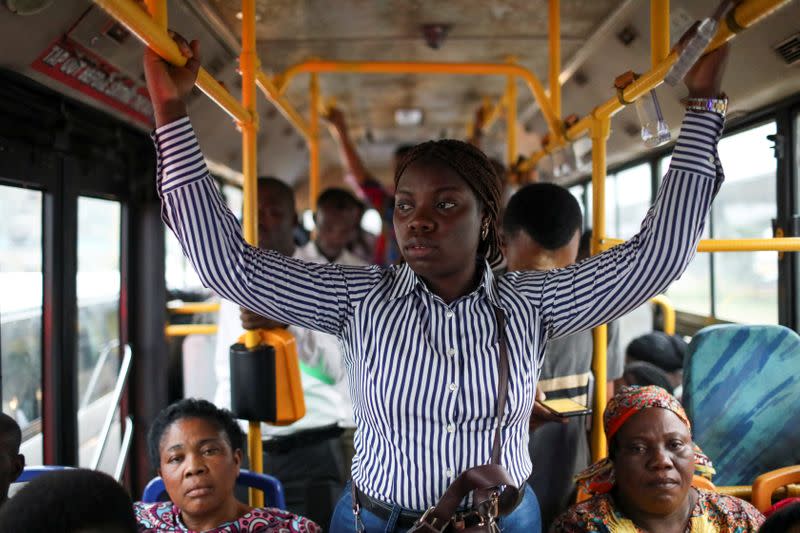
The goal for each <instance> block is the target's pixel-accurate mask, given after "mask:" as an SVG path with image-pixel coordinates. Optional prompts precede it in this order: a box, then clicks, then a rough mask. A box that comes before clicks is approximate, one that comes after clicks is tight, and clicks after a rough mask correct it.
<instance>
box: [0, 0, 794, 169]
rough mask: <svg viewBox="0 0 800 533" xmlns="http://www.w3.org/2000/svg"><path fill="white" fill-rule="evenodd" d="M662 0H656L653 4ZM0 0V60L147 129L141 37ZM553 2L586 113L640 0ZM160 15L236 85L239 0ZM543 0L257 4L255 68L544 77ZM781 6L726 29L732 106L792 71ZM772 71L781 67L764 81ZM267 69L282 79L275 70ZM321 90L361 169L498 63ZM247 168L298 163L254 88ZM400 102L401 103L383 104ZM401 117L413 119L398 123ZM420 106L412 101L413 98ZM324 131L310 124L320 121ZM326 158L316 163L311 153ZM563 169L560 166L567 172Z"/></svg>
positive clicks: (641, 47)
mask: <svg viewBox="0 0 800 533" xmlns="http://www.w3.org/2000/svg"><path fill="white" fill-rule="evenodd" d="M662 3H663V2H662ZM668 3H669V7H670V37H671V41H672V42H674V40H675V39H676V38H677V37H678V36H679V35H680V34H681V33H682V32H683V31H684V29H685V28H686V27H688V25H690V24H691V22H692V21H694V20H696V19H699V18H702V17H704V16H706V15H707V14H708V13H709V12H710V11H711V10H713V8H714V6H715V4H716V1H711V0H702V1H697V0H672V1H671V2H668ZM12 4H13V3H11V4H9V3H8V2H4V3H3V4H0V6H1V7H0V28H2V29H3V35H4V40H5V41H6V42H14V43H15V46H6V47H2V49H1V50H0V64H2V65H4V66H5V67H6V68H10V69H13V70H16V71H19V72H22V73H23V74H25V75H27V76H29V77H31V78H33V79H35V80H36V81H39V82H41V83H43V84H45V85H47V86H49V87H50V88H53V89H55V90H57V91H59V92H62V93H64V94H66V95H68V96H70V97H74V98H77V99H79V100H81V101H83V102H85V103H88V104H90V105H92V106H95V107H98V108H101V109H103V110H105V111H107V112H109V113H111V114H114V115H115V116H117V117H119V118H121V119H123V120H125V121H126V122H129V123H131V124H134V125H136V126H137V127H139V128H142V129H149V128H150V123H149V119H148V114H149V103H148V102H147V99H146V95H145V94H144V92H143V81H142V72H141V66H140V64H141V51H142V47H141V44H140V43H139V42H138V40H137V39H135V38H133V36H131V35H130V34H129V33H128V31H127V30H126V29H125V28H124V27H123V26H121V25H120V24H118V23H117V22H115V21H113V20H112V19H111V18H109V17H108V16H107V15H106V14H105V13H104V12H103V11H102V10H101V9H100V8H98V7H96V6H94V5H93V3H92V2H90V1H89V0H76V1H71V2H50V3H48V2H42V9H41V10H39V11H38V12H35V13H33V14H28V15H23V14H21V13H15V12H13V11H12V10H11V8H9V7H8V6H9V5H12ZM560 4H561V6H560V14H561V20H560V52H561V54H560V55H561V69H560V71H561V72H560V80H561V82H562V84H563V96H562V101H563V102H562V105H561V107H562V110H563V111H562V114H563V116H566V115H568V114H571V113H577V114H578V115H580V116H584V115H586V114H587V113H589V112H590V111H591V107H592V106H594V105H596V104H597V103H599V102H602V101H604V100H607V99H608V98H609V97H611V96H613V88H612V81H613V79H614V77H615V76H617V75H618V74H620V73H622V72H624V71H626V70H629V69H634V70H636V71H639V72H641V71H646V70H648V68H649V67H650V2H641V1H640V2H636V1H632V0H627V1H621V2H620V1H612V0H597V1H595V2H578V1H570V0H562V1H561V3H560ZM168 6H169V24H170V27H172V28H174V29H176V30H178V31H180V32H181V33H182V34H184V35H186V36H191V37H193V38H197V39H199V40H200V41H201V43H202V46H203V66H204V67H205V69H206V70H208V72H209V74H210V75H211V76H212V77H213V78H214V79H217V80H219V81H220V82H222V83H223V84H224V86H225V87H226V88H227V89H228V90H230V91H231V92H232V93H233V95H234V96H236V97H238V95H239V91H240V87H241V80H240V78H239V75H238V73H237V65H238V50H239V46H240V45H239V39H240V26H241V22H240V17H241V14H240V9H241V6H240V2H239V1H237V0H220V1H216V2H211V1H209V0H191V1H189V0H172V1H169V2H168ZM547 7H548V3H547V2H546V1H544V0H541V1H537V2H513V1H511V0H492V1H487V2H483V1H471V2H467V3H464V2H447V3H445V2H436V3H434V4H430V5H427V4H424V3H418V4H416V3H415V4H411V5H409V4H408V3H407V2H405V1H404V0H392V1H387V2H367V3H365V2H358V1H355V0H346V1H342V2H339V3H338V4H337V9H336V10H331V9H323V8H322V4H321V3H320V4H319V5H317V3H315V2H305V3H297V2H290V1H281V2H258V3H257V8H256V19H257V36H256V37H257V51H258V54H259V57H260V59H261V61H262V65H261V66H262V70H263V71H265V72H266V73H268V74H270V75H271V74H280V73H282V72H284V71H286V70H287V69H289V68H290V67H291V66H292V65H295V64H298V63H302V62H303V61H306V60H308V59H311V58H318V59H323V60H336V61H359V60H362V61H364V60H369V61H434V62H472V63H503V62H506V61H508V59H509V56H513V59H514V61H515V62H516V63H517V64H518V65H520V66H522V67H524V68H526V69H528V70H529V71H531V72H532V73H533V74H534V75H535V76H536V77H538V79H540V80H542V81H543V83H545V84H546V83H547V80H548V68H549V67H548V29H549V28H548V9H547ZM783 9H784V10H785V12H784V14H783V15H782V16H779V17H771V18H770V19H769V21H768V22H766V23H764V24H761V25H757V26H755V27H754V28H752V29H751V30H748V31H747V32H744V33H743V34H742V35H741V36H739V37H738V38H737V39H736V40H735V41H734V43H735V44H734V47H735V49H734V54H736V55H737V56H739V59H738V60H736V61H732V62H731V65H730V67H729V69H728V74H727V78H726V87H728V88H729V89H728V93H729V96H730V97H731V100H732V110H733V112H734V114H735V113H737V112H738V113H746V112H747V110H751V109H757V108H759V107H762V106H763V105H765V104H768V103H770V102H774V101H776V100H778V99H780V98H782V97H785V96H788V95H790V94H793V93H795V92H797V91H798V89H800V69H798V68H797V66H796V64H795V66H794V67H790V66H787V64H786V62H785V61H784V59H783V58H782V57H781V55H780V54H779V53H778V52H776V50H775V49H774V48H776V47H777V46H779V45H780V43H781V42H782V41H784V40H786V39H787V38H789V37H791V36H792V35H794V34H796V32H797V30H798V28H797V25H796V22H795V21H797V20H800V2H791V3H790V4H789V5H788V6H786V7H784V8H783ZM305 78H307V76H305V75H301V76H300V79H297V80H295V82H294V83H287V84H286V86H285V91H286V94H285V98H286V100H287V101H288V102H290V103H291V105H292V106H293V107H294V109H296V110H298V112H299V113H300V114H302V115H303V116H307V115H308V107H309V91H308V83H307V81H306V79H305ZM775 80H779V81H777V82H776V81H775ZM276 81H280V79H278V80H276ZM518 86H519V90H517V98H518V101H517V109H518V122H517V124H516V125H515V131H516V135H517V143H518V152H520V153H525V154H529V153H531V152H534V151H536V150H538V149H539V148H540V147H541V134H543V133H545V132H546V131H547V129H548V125H547V123H546V121H545V120H544V119H543V117H542V113H541V112H540V109H539V106H538V105H537V104H536V102H535V101H534V98H533V96H532V94H531V92H530V91H528V90H525V88H524V84H522V83H518ZM320 87H321V94H322V99H323V100H324V101H327V102H331V101H335V102H336V103H337V105H338V106H340V107H342V108H343V109H344V111H345V113H346V114H347V115H348V119H349V121H350V122H351V124H352V128H353V132H354V134H355V137H356V139H358V141H359V143H360V145H361V146H360V148H361V150H362V152H363V154H364V156H365V158H366V159H367V162H368V164H369V165H370V168H374V169H375V170H376V171H377V172H378V174H379V175H381V177H384V178H388V176H389V163H388V162H389V161H390V159H391V157H390V156H391V153H392V151H393V149H394V147H395V146H396V145H397V144H400V143H407V142H415V141H421V140H424V139H428V138H439V137H445V136H447V137H455V138H463V137H465V136H466V132H467V126H468V124H469V122H470V121H471V118H472V116H473V114H474V112H475V110H476V109H477V108H478V106H480V105H481V103H482V102H484V101H490V102H501V101H502V99H503V95H504V92H505V90H506V77H505V76H463V75H462V76H449V75H437V76H432V75H419V74H403V73H395V74H386V75H379V76H377V75H370V74H346V75H344V74H321V75H320ZM658 91H659V96H660V98H661V102H662V106H663V108H664V113H665V116H666V118H667V121H668V122H669V124H670V126H672V127H673V128H674V127H676V126H677V125H678V120H679V117H680V113H681V107H680V104H679V98H680V97H681V96H683V94H682V91H681V90H680V89H673V88H671V87H667V86H663V85H662V86H661V88H659V89H658ZM192 105H193V109H192V118H193V122H194V124H195V127H196V129H197V130H198V132H199V134H200V136H201V138H202V139H203V140H204V146H205V148H206V150H207V152H208V156H209V158H210V159H212V160H213V162H214V163H216V164H217V165H216V167H215V168H217V169H218V171H220V172H226V171H228V172H229V174H230V175H231V176H233V177H234V178H235V177H236V176H237V175H238V171H239V169H240V168H241V155H240V140H239V138H238V135H235V134H234V135H231V133H233V132H234V131H235V130H234V128H233V126H231V129H228V128H226V127H224V126H223V127H220V125H224V124H226V123H230V121H231V119H230V117H228V116H227V115H226V114H225V113H224V112H223V111H221V110H220V109H219V108H218V107H217V106H215V105H214V104H213V103H211V102H209V101H208V100H207V99H206V98H204V97H198V98H196V99H195V101H194V102H193V103H192ZM258 105H259V112H260V115H261V116H260V124H261V130H260V132H259V137H258V139H259V145H260V146H261V147H262V148H261V150H260V151H259V155H258V157H259V161H258V167H259V171H260V172H262V173H270V174H275V175H279V176H281V177H282V178H284V179H287V180H289V181H298V180H304V179H305V176H306V175H307V172H308V165H307V155H306V150H307V148H306V142H305V138H304V135H303V134H302V133H301V132H298V131H297V130H296V129H295V128H293V127H292V125H290V124H289V122H287V121H286V120H285V119H284V118H283V117H282V116H281V114H280V113H278V112H277V111H276V109H275V108H274V106H272V105H271V104H270V103H268V102H266V101H264V100H263V99H260V101H259V104H258ZM397 111H401V113H399V114H398V113H396V112H397ZM402 111H412V112H411V113H406V114H405V116H411V117H418V122H416V123H415V121H411V123H410V124H408V123H406V124H398V120H397V117H398V116H403V113H402ZM416 111H419V112H416ZM500 117H501V118H500V120H497V121H496V123H495V125H494V126H493V127H492V128H491V129H490V131H489V132H488V135H487V138H486V141H485V143H484V148H485V150H486V151H487V152H488V153H489V154H490V155H492V156H496V157H498V158H499V159H501V160H504V159H506V149H505V139H506V131H507V130H506V126H505V124H504V123H503V122H504V121H503V120H502V114H501V115H500ZM636 124H637V121H636V116H635V114H634V111H633V110H632V109H624V110H623V111H621V112H620V114H619V116H618V117H617V118H615V121H614V124H613V126H612V129H613V130H614V132H615V133H612V135H611V138H610V140H609V145H608V153H609V160H608V163H609V164H610V165H613V164H615V163H618V162H621V161H623V160H627V159H631V158H633V157H635V156H636V155H637V154H638V153H640V152H641V151H642V150H643V147H642V145H641V143H640V141H639V139H638V129H637V128H635V127H631V125H634V126H635V125H636ZM323 133H324V128H323ZM334 150H335V146H334V143H332V142H331V141H330V139H329V138H328V137H327V136H326V135H324V134H323V142H322V146H321V151H322V161H323V164H324V163H325V162H333V161H335V160H336V159H335V152H334ZM323 166H324V165H323ZM575 177H577V176H571V177H570V176H566V177H565V178H563V179H566V180H569V179H570V178H573V179H574V178H575Z"/></svg>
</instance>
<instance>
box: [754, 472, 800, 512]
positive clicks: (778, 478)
mask: <svg viewBox="0 0 800 533" xmlns="http://www.w3.org/2000/svg"><path fill="white" fill-rule="evenodd" d="M798 482H800V465H793V466H787V467H785V468H779V469H778V470H773V471H772V472H766V473H764V474H761V475H760V476H758V477H757V478H756V480H755V482H754V483H753V498H752V502H753V506H754V507H755V508H756V509H758V510H759V511H760V512H762V513H763V512H765V511H766V510H767V509H769V508H770V506H771V505H772V494H773V493H774V492H775V490H776V489H778V488H780V487H784V486H786V485H788V484H790V483H798Z"/></svg>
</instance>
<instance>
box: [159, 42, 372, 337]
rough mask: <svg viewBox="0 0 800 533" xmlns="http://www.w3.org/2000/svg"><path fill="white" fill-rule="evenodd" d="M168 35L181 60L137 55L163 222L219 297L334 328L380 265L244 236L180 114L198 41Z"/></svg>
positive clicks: (285, 319)
mask: <svg viewBox="0 0 800 533" xmlns="http://www.w3.org/2000/svg"><path fill="white" fill-rule="evenodd" d="M171 35H172V37H173V39H174V40H175V42H176V43H177V45H178V48H179V49H180V51H181V54H183V56H184V57H186V64H185V65H184V66H176V65H172V64H170V63H168V62H166V61H165V60H163V59H162V58H161V57H160V56H159V55H158V54H156V53H155V52H153V51H152V50H150V49H146V50H145V53H144V71H145V76H146V79H147V89H148V91H149V92H150V99H151V101H152V104H153V110H154V112H155V119H156V127H157V129H156V130H155V132H154V134H153V140H154V142H155V145H156V155H157V158H158V168H157V173H158V176H157V186H158V194H159V197H160V198H161V201H162V218H163V219H164V222H165V223H166V224H167V225H168V226H169V227H170V229H171V230H172V231H173V232H174V233H175V235H176V236H177V238H178V240H179V241H180V243H181V246H182V247H183V252H184V254H185V255H186V256H187V257H188V258H189V260H190V261H191V262H192V264H193V266H194V268H195V270H196V271H197V274H198V276H199V277H200V280H201V281H202V282H203V284H204V285H205V286H206V287H209V288H211V289H213V290H214V291H216V292H217V293H218V294H219V295H220V296H222V297H224V298H226V299H228V300H231V301H234V302H236V303H238V304H239V305H242V306H244V307H246V308H248V309H250V310H252V311H254V312H256V313H258V314H259V315H261V316H265V317H267V318H270V319H273V320H276V321H279V322H281V323H283V324H290V325H297V326H302V327H305V328H308V329H314V330H318V331H324V332H326V333H331V334H336V333H338V332H339V331H340V330H341V328H342V326H343V324H344V322H345V320H346V319H347V317H348V316H350V315H351V314H352V308H353V306H354V305H355V303H356V302H357V301H358V300H359V298H360V297H361V296H363V295H364V294H366V292H367V291H368V289H369V288H370V287H371V286H372V285H374V284H375V283H376V282H377V281H378V279H379V278H380V277H381V274H380V271H379V270H378V269H377V268H361V269H359V268H356V267H344V266H341V265H331V264H328V265H318V264H311V263H304V262H302V261H299V260H296V259H292V258H289V257H285V256H283V255H281V254H279V253H277V252H273V251H268V250H261V249H258V248H255V247H253V246H250V245H249V244H247V243H246V242H245V241H244V238H243V237H242V234H241V228H240V226H239V223H238V221H237V220H236V217H235V216H234V215H233V213H231V212H230V210H229V209H228V208H227V206H226V205H225V203H224V201H223V200H222V198H221V196H220V194H219V191H218V190H217V186H216V184H215V183H214V180H213V179H212V178H211V176H210V174H209V172H208V169H207V167H206V164H205V160H204V158H203V154H202V152H201V151H200V146H199V144H198V142H197V138H196V137H195V134H194V130H193V129H192V125H191V123H190V121H189V117H188V116H187V110H186V103H185V99H186V97H187V95H188V94H189V93H190V92H191V90H192V87H193V86H194V84H195V81H196V79H197V73H198V71H199V69H200V45H199V43H198V42H197V41H192V42H191V43H189V42H187V41H186V39H184V38H183V37H181V36H180V35H178V34H176V33H172V32H171ZM223 127H224V126H223ZM231 133H232V134H235V130H234V129H233V128H231Z"/></svg>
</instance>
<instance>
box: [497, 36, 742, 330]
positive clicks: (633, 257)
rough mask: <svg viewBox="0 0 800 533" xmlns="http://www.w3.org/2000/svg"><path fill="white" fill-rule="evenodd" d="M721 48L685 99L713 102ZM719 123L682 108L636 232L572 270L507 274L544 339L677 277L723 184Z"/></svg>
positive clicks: (698, 70) (691, 81) (699, 70)
mask: <svg viewBox="0 0 800 533" xmlns="http://www.w3.org/2000/svg"><path fill="white" fill-rule="evenodd" d="M727 52H728V51H727V46H723V47H722V48H719V49H717V50H715V51H713V52H711V53H709V54H708V55H706V56H704V57H703V58H701V60H700V61H699V62H698V63H697V64H696V65H695V67H694V68H693V69H692V71H690V73H689V74H688V75H687V77H686V80H685V81H686V85H687V87H688V88H689V96H690V97H691V98H716V97H718V96H719V95H720V94H721V93H720V81H721V78H722V73H723V71H724V65H725V61H726V59H727ZM723 123H724V118H723V116H722V115H721V114H720V113H717V112H714V111H704V112H693V111H688V112H687V113H686V116H685V117H684V120H683V125H682V127H681V132H680V135H679V136H678V140H677V143H676V145H675V149H674V151H673V154H672V160H671V163H670V168H669V171H668V172H667V174H666V176H665V177H664V180H663V183H662V185H661V188H660V189H659V191H658V195H657V198H656V202H655V204H654V205H653V206H652V207H651V208H650V210H649V212H648V213H647V216H646V217H645V219H644V222H643V223H642V227H641V229H640V231H639V233H638V234H637V235H636V236H634V237H633V238H632V239H630V240H629V241H627V242H625V243H624V244H621V245H619V246H616V247H614V248H612V249H610V250H607V251H605V252H603V253H601V254H599V255H596V256H594V257H592V258H590V259H587V260H586V261H583V262H581V263H579V264H577V265H573V266H571V267H568V268H565V269H560V270H552V271H550V272H542V273H523V272H520V273H512V274H509V277H510V279H511V280H512V282H513V283H515V284H516V286H517V287H518V289H519V290H520V291H521V292H523V293H524V294H526V295H527V296H528V297H529V298H530V299H531V300H532V301H533V303H534V305H536V306H537V307H539V308H540V309H541V310H542V319H543V322H544V325H545V327H546V328H547V334H548V336H549V337H551V338H553V337H562V336H564V335H568V334H570V333H574V332H576V331H581V330H584V329H588V328H591V327H594V326H597V325H600V324H605V323H607V322H609V321H611V320H613V319H615V318H617V317H619V316H621V315H623V314H625V313H627V312H629V311H631V310H633V309H635V308H636V307H638V306H639V305H641V304H643V303H644V302H646V301H647V300H648V299H650V298H651V297H653V296H655V295H656V294H659V293H661V292H663V291H664V290H666V289H667V287H668V286H669V284H670V283H671V282H672V281H674V280H676V279H678V277H680V275H681V274H682V273H683V271H684V270H685V269H686V266H687V265H688V264H689V262H690V261H691V259H692V257H693V256H694V253H695V249H696V247H697V243H698V241H699V240H700V235H701V234H702V232H703V226H704V224H705V219H706V216H707V215H708V212H709V209H710V207H711V201H712V200H713V198H714V196H715V195H716V193H717V191H718V190H719V187H720V185H721V184H722V181H723V173H722V166H721V164H720V161H719V156H718V154H717V142H718V141H719V138H720V136H721V134H722V127H723Z"/></svg>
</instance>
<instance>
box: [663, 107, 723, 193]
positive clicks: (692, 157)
mask: <svg viewBox="0 0 800 533" xmlns="http://www.w3.org/2000/svg"><path fill="white" fill-rule="evenodd" d="M724 124H725V119H724V118H723V117H722V115H720V114H719V113H714V112H697V111H687V112H686V115H685V116H684V118H683V125H682V126H681V133H680V135H679V136H678V142H677V143H676V145H675V150H673V152H672V160H671V162H670V169H678V170H685V171H688V172H694V173H697V174H702V175H705V176H708V177H711V178H717V177H718V176H719V172H718V168H719V167H720V166H721V165H720V162H719V155H718V154H717V143H718V142H719V139H720V137H721V136H722V128H723V126H724Z"/></svg>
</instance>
